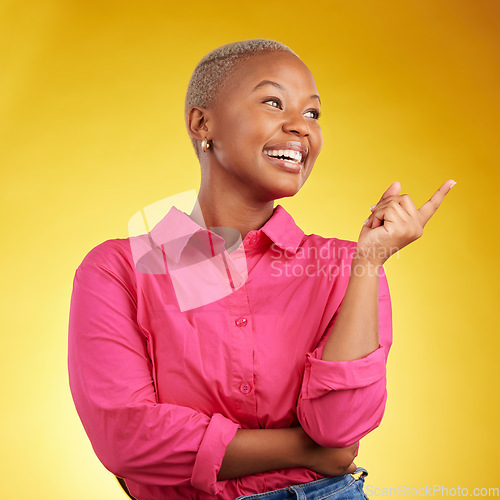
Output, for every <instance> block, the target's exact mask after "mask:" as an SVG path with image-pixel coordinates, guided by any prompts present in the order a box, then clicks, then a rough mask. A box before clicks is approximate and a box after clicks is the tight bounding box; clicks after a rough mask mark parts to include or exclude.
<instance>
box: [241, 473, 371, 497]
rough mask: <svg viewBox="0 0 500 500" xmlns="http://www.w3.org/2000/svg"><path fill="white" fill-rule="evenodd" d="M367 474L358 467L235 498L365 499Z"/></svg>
mask: <svg viewBox="0 0 500 500" xmlns="http://www.w3.org/2000/svg"><path fill="white" fill-rule="evenodd" d="M367 475H368V472H367V471H366V469H363V467H358V468H357V469H356V470H355V471H354V472H353V473H352V474H345V475H342V476H328V477H325V478H322V479H316V480H315V481H311V482H309V483H302V484H295V485H291V486H287V487H286V488H280V489H279V490H273V491H268V492H267V493H254V494H250V495H244V496H240V497H237V498H236V499H235V500H252V499H255V500H258V499H263V500H264V499H265V500H320V499H323V498H324V499H334V498H335V499H339V500H340V499H342V500H344V499H346V500H347V499H353V500H354V499H363V500H364V499H365V498H366V496H365V494H364V493H363V483H364V478H365V476H367Z"/></svg>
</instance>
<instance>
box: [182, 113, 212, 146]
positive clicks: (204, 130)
mask: <svg viewBox="0 0 500 500" xmlns="http://www.w3.org/2000/svg"><path fill="white" fill-rule="evenodd" d="M208 115H209V112H208V110H207V109H205V108H202V107H200V106H192V107H191V108H189V111H188V113H187V116H186V124H187V129H188V133H189V135H190V136H191V137H192V138H193V139H195V140H197V141H202V140H203V139H205V137H206V138H207V139H208V140H210V137H209V134H210V128H209V125H208V122H209V117H208Z"/></svg>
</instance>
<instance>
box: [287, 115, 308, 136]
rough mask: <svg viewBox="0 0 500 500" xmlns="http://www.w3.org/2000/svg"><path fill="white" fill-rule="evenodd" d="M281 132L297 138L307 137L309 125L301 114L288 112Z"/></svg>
mask: <svg viewBox="0 0 500 500" xmlns="http://www.w3.org/2000/svg"><path fill="white" fill-rule="evenodd" d="M283 130H284V131H285V132H289V133H291V134H295V135H298V136H308V135H309V125H308V123H307V120H306V119H305V118H304V116H303V115H302V113H297V112H295V111H293V112H292V111H290V112H289V113H288V114H287V116H286V120H285V122H284V123H283Z"/></svg>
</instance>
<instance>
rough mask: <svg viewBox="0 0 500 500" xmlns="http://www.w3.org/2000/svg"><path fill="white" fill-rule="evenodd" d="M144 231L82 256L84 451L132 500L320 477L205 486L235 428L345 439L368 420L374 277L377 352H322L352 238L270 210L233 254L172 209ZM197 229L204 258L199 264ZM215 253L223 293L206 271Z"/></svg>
mask: <svg viewBox="0 0 500 500" xmlns="http://www.w3.org/2000/svg"><path fill="white" fill-rule="evenodd" d="M165 234H168V235H169V236H168V241H165ZM147 238H148V241H149V247H148V245H145V246H144V241H145V240H144V239H143V240H140V239H139V240H138V239H134V238H130V239H115V240H109V241H106V242H104V243H102V244H101V245H99V246H97V247H96V248H94V249H93V250H92V251H91V252H90V253H89V254H88V255H87V256H86V257H85V259H84V260H83V262H82V264H81V265H80V267H79V268H78V270H77V272H76V276H75V281H74V289H73V295H72V301H71V313H70V329H69V376H70V385H71V390H72V394H73V398H74V401H75V405H76V408H77V410H78V413H79V415H80V418H81V420H82V422H83V425H84V427H85V430H86V432H87V434H88V436H89V438H90V441H91V443H92V446H93V448H94V450H95V452H96V454H97V456H98V457H99V459H100V460H101V461H102V463H103V464H104V466H105V467H106V468H108V469H109V470H110V471H111V472H113V473H114V474H116V475H117V476H121V477H124V478H125V479H126V482H127V485H128V487H129V489H130V491H131V493H132V495H133V496H135V497H136V498H138V499H140V500H153V499H154V500H159V499H214V498H217V499H234V498H236V497H237V496H239V495H245V494H250V493H258V492H265V491H269V490H273V489H277V488H282V487H285V486H288V485H290V484H297V483H302V482H307V481H312V480H315V479H318V478H320V477H323V476H322V475H320V474H318V473H315V472H313V471H311V470H308V469H306V468H290V469H281V470H274V471H269V472H264V473H260V474H254V475H251V476H245V477H241V478H237V479H233V480H227V481H217V473H218V471H219V469H220V465H221V462H222V459H223V457H224V453H225V450H226V447H227V445H228V444H229V442H230V441H231V440H232V439H233V437H234V435H235V433H236V431H237V429H238V428H244V429H259V428H283V427H290V426H295V425H299V424H300V425H302V427H303V428H304V429H305V431H306V432H307V433H308V434H309V435H310V436H311V438H312V439H314V440H315V441H316V442H317V443H319V444H321V445H324V446H330V447H344V446H348V445H350V444H352V443H354V442H355V441H357V440H359V439H360V438H362V437H363V436H365V435H366V434H367V433H368V432H370V431H371V430H372V429H374V428H375V427H377V426H378V425H379V423H380V421H381V419H382V415H383V412H384V407H385V401H386V376H385V366H386V361H387V355H388V352H389V349H390V346H391V342H392V326H391V305H390V297H389V290H388V287H387V281H386V278H385V274H384V273H383V271H382V273H381V275H380V285H379V344H380V347H379V348H378V349H377V350H375V351H374V352H372V353H371V354H369V355H368V356H366V357H364V358H362V359H357V360H353V361H341V362H331V361H323V360H321V355H322V349H323V346H324V344H325V342H326V339H327V337H328V335H329V333H330V331H331V329H332V325H333V323H334V321H335V318H336V314H337V312H338V310H339V307H340V304H341V302H342V299H343V297H344V294H345V291H346V288H347V284H348V280H349V270H350V261H351V259H352V254H353V251H354V249H355V246H356V244H355V243H353V242H349V241H343V240H339V239H335V238H322V237H320V236H317V235H305V234H304V232H303V231H302V230H301V229H300V228H299V227H298V226H297V225H296V224H295V222H294V221H293V219H292V217H291V216H290V215H289V214H288V213H287V212H286V211H285V209H284V208H283V207H281V206H279V205H278V206H277V207H276V208H275V210H274V212H273V215H272V217H271V218H270V219H269V220H268V221H267V222H266V223H265V224H264V226H263V227H262V228H261V229H259V230H257V231H251V232H250V233H248V235H247V236H246V237H245V239H244V240H243V243H241V244H240V246H239V247H238V248H239V253H238V251H234V252H232V253H231V252H229V253H228V252H226V251H225V250H224V245H223V240H222V239H221V238H220V237H219V236H218V235H217V234H215V233H214V232H212V231H208V230H207V229H204V228H202V227H201V226H199V225H198V224H197V223H195V222H194V221H193V220H191V219H190V218H189V217H188V216H187V215H186V214H184V213H183V212H181V211H179V210H177V209H176V208H175V207H174V208H172V209H171V210H170V211H169V213H168V214H167V215H166V216H165V217H164V219H163V220H162V221H161V222H160V223H159V224H158V225H157V226H156V227H155V228H154V229H153V230H152V231H151V233H150V234H149V235H147ZM203 238H205V239H206V241H209V243H210V245H209V248H210V252H212V253H211V255H212V256H214V255H215V256H216V257H218V258H219V264H217V263H215V264H214V265H212V264H210V265H208V264H207V262H208V260H210V259H209V257H210V256H208V257H207V259H208V260H207V259H205V260H204V258H203V255H204V253H203V252H204V251H203V248H202V247H203V245H200V241H202V239H203ZM193 241H194V243H193ZM221 241H222V245H221ZM137 242H139V245H137V244H136V243H137ZM141 245H142V247H141ZM190 245H191V246H190ZM137 248H142V250H141V251H139V252H138V250H137ZM148 248H149V251H148ZM200 249H201V250H200ZM193 252H194V253H193ZM196 252H198V253H196ZM200 252H201V253H200ZM184 254H186V255H187V256H188V258H187V259H185V258H184V259H183V255H184ZM241 255H243V256H244V259H243V260H244V262H243V261H242V259H241ZM214 259H215V257H214ZM212 260H213V259H212ZM210 262H212V261H210ZM214 262H215V261H214ZM220 262H222V263H223V266H225V269H226V271H227V273H226V279H227V283H224V286H223V287H222V288H224V287H226V288H227V284H228V283H229V289H228V290H227V289H226V291H222V292H221V286H219V285H220V283H219V285H217V284H216V283H214V279H213V277H212V278H211V280H207V278H206V276H209V275H212V274H214V272H212V271H213V268H214V266H215V268H217V269H221V266H222V264H220ZM207 265H208V267H207ZM196 266H201V267H196ZM203 266H205V267H203ZM183 268H184V269H185V272H184V271H183ZM193 269H195V271H193ZM172 270H174V271H175V273H177V274H176V278H175V283H174V281H173V279H172V274H173V272H174V271H172ZM211 270H212V271H211ZM205 271H206V272H205ZM183 273H184V274H183ZM196 273H198V276H199V280H197V281H195V280H194V277H196ZM215 274H217V273H216V272H215ZM222 275H223V273H222V272H221V274H220V276H222ZM183 280H184V281H183ZM223 281H224V280H223V279H222V278H221V282H223ZM200 289H201V290H202V291H201V292H200ZM190 291H191V292H190ZM190 296H194V297H199V299H196V300H198V302H197V303H196V301H195V302H194V303H189V300H188V301H187V302H186V297H190ZM214 298H215V300H212V299H214ZM211 300H212V301H211ZM197 304H198V305H197ZM200 304H201V305H200Z"/></svg>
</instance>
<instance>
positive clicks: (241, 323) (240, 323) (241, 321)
mask: <svg viewBox="0 0 500 500" xmlns="http://www.w3.org/2000/svg"><path fill="white" fill-rule="evenodd" d="M247 323H248V320H247V319H246V318H238V319H237V320H235V322H234V324H235V325H236V326H239V327H240V328H242V327H244V326H247Z"/></svg>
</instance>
